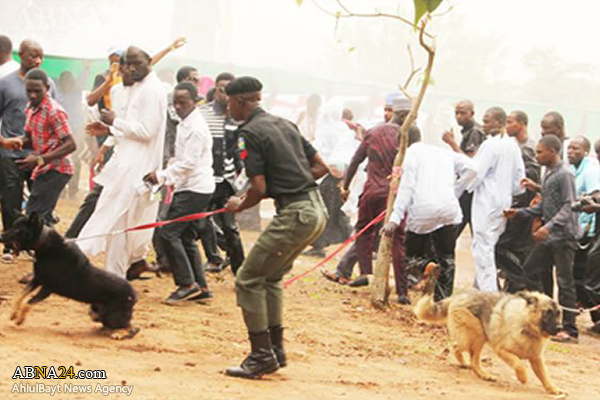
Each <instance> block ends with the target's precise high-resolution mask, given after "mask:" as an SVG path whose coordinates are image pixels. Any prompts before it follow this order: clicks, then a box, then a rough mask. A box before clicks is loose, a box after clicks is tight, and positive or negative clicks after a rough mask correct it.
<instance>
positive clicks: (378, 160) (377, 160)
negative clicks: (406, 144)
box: [364, 123, 398, 193]
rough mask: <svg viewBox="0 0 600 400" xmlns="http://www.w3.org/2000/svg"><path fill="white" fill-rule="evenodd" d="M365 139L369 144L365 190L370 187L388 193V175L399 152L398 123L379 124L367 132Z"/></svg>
mask: <svg viewBox="0 0 600 400" xmlns="http://www.w3.org/2000/svg"><path fill="white" fill-rule="evenodd" d="M364 141H365V142H366V144H367V146H368V150H367V156H368V159H369V163H368V164H367V183H366V184H365V190H367V187H368V188H369V189H374V190H376V191H382V192H385V193H387V191H388V189H389V185H390V183H389V179H388V177H389V176H390V175H391V173H392V168H393V166H394V158H395V157H396V153H397V152H398V125H396V124H393V123H385V124H379V125H377V126H375V127H373V128H372V129H370V130H369V131H367V132H366V133H365V138H364Z"/></svg>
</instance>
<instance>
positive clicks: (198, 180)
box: [156, 108, 215, 193]
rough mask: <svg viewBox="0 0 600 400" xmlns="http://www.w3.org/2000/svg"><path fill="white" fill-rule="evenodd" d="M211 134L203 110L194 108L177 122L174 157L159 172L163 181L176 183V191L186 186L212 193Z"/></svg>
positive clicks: (189, 189) (213, 184) (159, 177)
mask: <svg viewBox="0 0 600 400" xmlns="http://www.w3.org/2000/svg"><path fill="white" fill-rule="evenodd" d="M212 142H213V141H212V135H211V133H210V129H209V128H208V124H207V123H206V121H205V120H204V117H203V116H202V114H201V113H200V111H199V110H198V109H197V108H195V109H194V110H193V111H192V112H191V113H190V114H189V115H188V116H187V117H185V119H184V120H183V121H181V122H180V123H179V124H177V136H176V139H175V159H174V161H173V162H169V166H168V167H167V168H165V169H163V170H162V171H159V172H158V173H157V174H156V176H157V178H158V181H159V182H160V183H161V184H167V185H174V186H175V193H177V192H182V191H184V190H187V191H192V192H196V193H213V192H214V191H215V179H214V178H213V168H212V165H213V157H212V147H213V143H212Z"/></svg>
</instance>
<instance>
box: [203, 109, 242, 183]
mask: <svg viewBox="0 0 600 400" xmlns="http://www.w3.org/2000/svg"><path fill="white" fill-rule="evenodd" d="M200 112H201V113H202V116H203V117H204V119H205V120H206V123H207V124H208V129H210V133H211V134H212V138H213V170H214V177H215V183H221V182H225V181H227V182H229V183H230V184H233V182H234V181H235V175H236V157H237V134H236V133H235V131H236V130H237V127H236V126H235V125H233V124H232V123H231V122H229V120H228V118H227V117H226V114H225V110H224V109H222V107H221V106H220V105H219V104H218V103H216V102H214V101H213V102H210V103H208V104H205V105H203V106H202V107H200Z"/></svg>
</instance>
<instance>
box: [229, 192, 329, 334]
mask: <svg viewBox="0 0 600 400" xmlns="http://www.w3.org/2000/svg"><path fill="white" fill-rule="evenodd" d="M308 195H309V199H308V200H302V201H297V202H294V203H292V204H289V205H287V206H286V207H283V208H280V209H278V210H277V214H276V215H275V217H274V218H273V220H272V221H271V223H270V224H269V226H267V229H265V230H264V231H263V232H262V234H261V235H260V236H259V238H258V240H257V241H256V244H255V245H254V247H252V249H251V250H250V253H249V254H248V256H247V257H246V259H245V260H244V263H243V264H242V266H241V267H240V269H239V270H238V271H237V275H236V279H235V287H236V294H237V304H238V306H240V307H241V308H242V313H243V315H244V321H245V323H246V326H247V328H248V331H249V332H251V333H259V332H263V331H266V330H267V329H268V328H269V327H273V326H278V325H281V322H282V312H283V287H282V283H281V281H282V279H283V276H284V275H285V274H287V273H288V272H290V270H291V269H292V264H293V262H294V260H295V259H296V258H297V257H298V255H300V253H301V252H302V250H304V248H305V247H306V246H308V245H309V244H310V243H312V242H313V241H314V240H315V239H316V238H317V237H318V236H319V235H320V234H321V233H322V232H323V230H324V229H325V224H326V223H327V209H326V208H325V205H324V203H323V199H322V198H321V194H320V193H319V191H318V190H313V191H311V192H309V193H308Z"/></svg>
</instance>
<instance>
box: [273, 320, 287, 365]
mask: <svg viewBox="0 0 600 400" xmlns="http://www.w3.org/2000/svg"><path fill="white" fill-rule="evenodd" d="M269 332H270V333H271V344H272V345H273V352H274V353H275V356H276V357H277V362H278V363H279V367H280V368H283V367H285V366H286V365H287V357H286V356H285V352H284V351H283V327H282V326H281V325H277V326H274V327H272V328H269Z"/></svg>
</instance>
